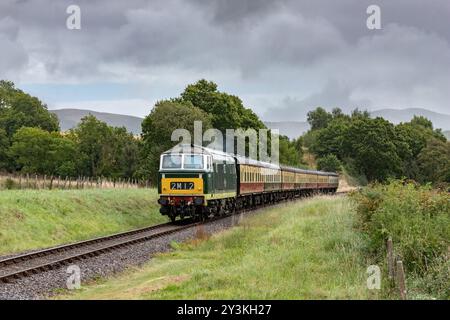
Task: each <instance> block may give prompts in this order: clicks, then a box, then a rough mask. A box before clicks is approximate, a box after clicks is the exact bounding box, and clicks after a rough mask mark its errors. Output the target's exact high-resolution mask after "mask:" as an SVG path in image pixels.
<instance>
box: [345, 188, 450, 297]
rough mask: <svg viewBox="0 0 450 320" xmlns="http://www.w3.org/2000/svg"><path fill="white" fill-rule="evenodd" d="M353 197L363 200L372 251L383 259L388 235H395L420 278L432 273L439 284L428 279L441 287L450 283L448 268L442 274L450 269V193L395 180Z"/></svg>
mask: <svg viewBox="0 0 450 320" xmlns="http://www.w3.org/2000/svg"><path fill="white" fill-rule="evenodd" d="M353 198H354V199H355V200H356V201H357V203H358V206H357V213H358V228H359V229H360V230H362V231H363V232H364V233H365V234H366V235H367V239H368V248H369V253H370V254H371V255H373V256H375V257H376V258H377V259H378V260H379V261H380V262H382V259H384V257H385V254H386V251H385V250H386V249H385V247H386V240H387V239H388V237H392V240H393V244H394V251H395V254H396V255H397V256H398V257H399V258H400V259H401V260H403V263H404V265H405V266H406V270H407V272H411V273H412V276H413V277H414V278H419V279H420V278H422V279H425V278H429V277H432V278H433V279H435V282H436V281H437V284H436V283H435V282H433V281H431V280H430V279H429V280H430V281H422V283H427V282H428V283H429V284H430V285H431V284H432V283H434V285H432V286H433V287H435V288H438V287H439V286H440V285H442V284H444V285H445V284H448V283H449V280H450V279H449V276H448V272H447V273H439V274H437V273H436V270H444V269H445V268H444V267H443V265H445V264H444V263H443V262H442V261H448V250H449V246H450V194H449V193H447V192H442V191H439V190H432V189H431V187H430V186H417V185H415V184H413V183H406V182H403V181H393V182H391V183H390V184H388V185H380V184H376V185H373V186H371V187H368V188H365V189H363V190H362V191H360V192H358V193H356V194H354V195H353ZM447 266H448V263H447ZM436 279H437V280H436ZM439 279H440V280H439ZM442 281H445V283H443V282H442ZM419 282H420V281H419ZM427 291H429V290H427ZM437 291H438V293H437V294H439V292H443V291H442V290H441V289H439V290H437ZM435 293H436V291H435Z"/></svg>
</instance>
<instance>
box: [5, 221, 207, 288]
mask: <svg viewBox="0 0 450 320" xmlns="http://www.w3.org/2000/svg"><path fill="white" fill-rule="evenodd" d="M198 224H200V223H199V222H195V223H194V222H192V221H190V220H186V221H183V222H180V223H178V224H173V223H165V224H160V225H156V226H152V227H147V228H142V229H137V230H132V231H128V232H122V233H117V234H113V235H109V236H106V237H99V238H95V239H90V240H86V241H81V242H76V243H71V244H67V245H61V246H57V247H52V248H48V249H43V250H38V251H34V252H31V253H25V254H21V255H17V256H13V257H9V258H6V259H2V260H0V283H8V282H12V281H14V280H15V279H20V278H23V277H27V276H29V275H32V274H36V273H40V272H45V271H48V270H51V269H54V268H58V267H60V266H62V265H66V264H69V263H72V262H75V261H77V260H82V259H86V258H89V257H94V256H97V255H100V254H102V253H104V252H108V251H111V250H114V249H118V248H123V247H126V246H129V245H132V244H135V243H139V242H143V241H147V240H150V239H154V238H157V237H161V236H164V235H168V234H171V233H175V232H178V231H180V230H183V229H187V228H191V227H193V226H196V225H198Z"/></svg>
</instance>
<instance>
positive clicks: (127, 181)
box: [0, 174, 151, 190]
mask: <svg viewBox="0 0 450 320" xmlns="http://www.w3.org/2000/svg"><path fill="white" fill-rule="evenodd" d="M114 188H121V189H126V188H134V189H137V188H151V184H150V181H148V180H142V179H132V178H117V179H113V178H106V177H84V176H80V177H77V178H74V177H61V176H47V175H38V174H0V190H10V189H49V190H51V189H61V190H64V189H67V190H68V189H114Z"/></svg>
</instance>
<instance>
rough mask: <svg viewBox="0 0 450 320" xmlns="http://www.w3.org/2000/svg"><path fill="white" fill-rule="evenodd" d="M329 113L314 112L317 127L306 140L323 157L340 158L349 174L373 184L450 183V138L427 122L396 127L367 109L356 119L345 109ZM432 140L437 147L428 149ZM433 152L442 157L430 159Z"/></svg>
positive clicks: (356, 114)
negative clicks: (449, 145) (448, 142)
mask: <svg viewBox="0 0 450 320" xmlns="http://www.w3.org/2000/svg"><path fill="white" fill-rule="evenodd" d="M325 113H327V112H326V111H325V110H324V109H322V108H317V109H316V110H315V111H312V112H311V113H310V120H311V122H310V123H311V126H312V128H311V130H310V131H309V132H308V133H306V134H305V135H304V137H303V139H304V143H305V145H306V146H307V147H309V148H310V150H311V151H312V152H313V153H314V154H315V155H316V156H317V157H318V158H321V157H325V156H327V155H330V154H332V155H335V156H336V157H337V158H338V159H339V160H340V161H341V162H342V163H343V164H344V166H345V167H346V168H347V171H352V172H355V173H356V174H357V175H358V176H364V177H365V178H366V179H368V180H369V181H375V180H378V181H385V180H386V179H388V178H390V177H397V178H401V177H408V178H410V179H414V180H416V181H423V182H434V183H439V182H445V181H447V176H448V174H447V172H448V170H447V168H448V167H447V163H448V153H446V151H445V150H444V149H445V148H444V146H445V143H446V139H445V137H444V136H443V134H442V132H441V131H440V130H434V129H433V125H432V123H431V122H430V121H429V120H427V119H426V118H423V117H414V118H413V119H412V120H411V121H410V122H407V123H401V124H399V125H397V126H395V125H393V124H392V123H390V122H388V121H386V120H384V119H382V118H376V119H372V118H370V115H369V113H368V112H367V111H360V110H358V109H356V110H355V111H353V112H352V114H351V116H348V115H345V114H343V113H342V111H341V110H340V109H334V110H333V111H332V112H331V113H327V115H325ZM313 124H314V126H313ZM430 141H435V142H434V143H433V146H430V147H429V148H428V149H429V150H427V151H426V152H425V151H423V150H424V148H425V147H426V146H427V144H429V143H430ZM439 146H440V147H439ZM438 149H439V150H438ZM422 152H424V153H422ZM431 153H436V157H434V158H433V157H432V156H430V154H431ZM419 155H421V156H420V157H419ZM433 168H435V169H433ZM436 168H439V170H437V171H436Z"/></svg>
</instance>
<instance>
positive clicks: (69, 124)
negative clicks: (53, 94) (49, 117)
mask: <svg viewBox="0 0 450 320" xmlns="http://www.w3.org/2000/svg"><path fill="white" fill-rule="evenodd" d="M49 111H50V112H52V113H54V114H56V116H57V117H58V119H59V125H60V127H61V130H62V131H66V130H69V129H71V128H74V127H76V125H77V124H78V123H79V122H80V120H81V118H83V117H85V116H87V115H89V114H92V115H93V116H95V117H96V118H97V119H99V120H101V121H104V122H106V123H107V124H108V125H110V126H114V127H125V128H127V130H128V131H129V132H132V133H133V134H136V135H137V134H140V133H141V123H142V120H143V119H142V118H139V117H133V116H126V115H122V114H115V113H106V112H96V111H91V110H81V109H59V110H49Z"/></svg>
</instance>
